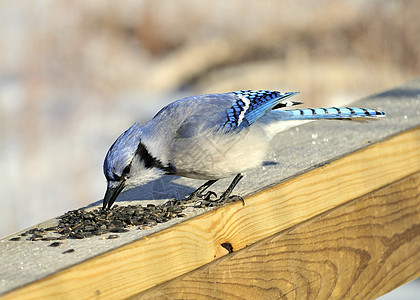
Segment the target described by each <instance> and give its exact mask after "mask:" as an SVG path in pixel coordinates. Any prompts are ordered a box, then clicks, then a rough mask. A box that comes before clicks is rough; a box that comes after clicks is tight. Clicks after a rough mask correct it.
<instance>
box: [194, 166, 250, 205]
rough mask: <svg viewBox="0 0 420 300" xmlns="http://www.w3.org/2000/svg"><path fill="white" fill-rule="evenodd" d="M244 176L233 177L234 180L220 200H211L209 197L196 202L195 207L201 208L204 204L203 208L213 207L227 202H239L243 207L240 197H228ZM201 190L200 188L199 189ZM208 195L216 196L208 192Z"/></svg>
mask: <svg viewBox="0 0 420 300" xmlns="http://www.w3.org/2000/svg"><path fill="white" fill-rule="evenodd" d="M243 177H244V176H243V175H242V174H238V175H236V176H235V178H234V179H233V181H232V183H231V184H230V185H229V187H228V188H227V190H226V191H225V192H224V193H223V194H222V195H221V196H220V198H218V199H215V200H211V199H210V197H207V198H206V199H200V200H199V201H198V203H199V205H197V206H202V205H203V204H204V206H213V205H214V204H220V203H224V202H227V201H238V200H241V201H242V203H243V204H244V205H245V202H244V199H242V197H241V196H238V195H232V196H231V195H230V194H231V193H232V191H233V189H234V188H235V186H236V185H237V184H238V182H239V181H240V180H241V179H242V178H243ZM200 188H201V187H200ZM208 193H212V194H214V195H216V194H215V193H213V192H208Z"/></svg>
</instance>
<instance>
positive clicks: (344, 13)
mask: <svg viewBox="0 0 420 300" xmlns="http://www.w3.org/2000/svg"><path fill="white" fill-rule="evenodd" d="M419 11H420V2H419V1H413V0H406V1H393V0H389V1H381V0H371V1H362V0H343V1H333V0H318V1H309V0H307V1H295V0H281V1H279V0H271V1H270V0H264V1H240V0H231V1H222V0H201V1H186V0H178V1H170V0H163V1H146V0H144V1H129V0H126V1H64V0H54V1H53V0H38V1H36V2H29V1H15V0H10V1H8V0H0V171H1V175H2V176H3V178H2V179H1V180H0V191H1V198H0V205H1V209H0V236H4V235H7V234H9V233H12V232H14V231H17V230H20V229H23V228H25V227H27V226H30V225H33V224H36V223H38V222H41V221H43V220H46V219H49V218H52V217H55V216H57V215H60V214H62V213H64V212H66V211H68V210H71V209H76V208H78V207H81V206H86V205H88V204H89V203H92V202H94V201H97V200H99V199H102V197H103V194H104V191H105V179H104V176H103V174H102V162H103V159H104V156H105V154H106V151H107V150H108V148H109V146H110V145H111V144H112V143H113V141H114V140H115V139H116V137H117V136H118V135H119V134H120V133H122V132H123V131H124V130H125V129H127V128H128V127H129V126H131V124H132V123H134V122H135V121H136V120H139V121H142V122H144V121H146V120H148V119H149V118H151V117H153V115H154V114H155V113H156V112H157V111H158V110H159V109H160V108H161V107H162V106H164V105H166V104H167V103H169V102H172V101H174V100H175V99H177V98H180V97H184V96H189V95H195V94H202V93H210V92H211V93H215V92H227V91H232V90H238V89H275V90H281V91H300V92H301V94H300V95H299V96H298V98H296V99H297V100H298V101H303V102H305V104H306V105H307V106H320V105H341V104H345V103H349V102H352V101H355V100H357V99H358V98H360V97H364V96H368V95H370V94H373V93H376V92H380V91H383V90H385V89H388V88H392V87H394V86H396V85H399V84H402V83H404V82H405V81H407V80H410V79H413V78H415V77H418V76H419V74H420V47H419V45H420V34H419V32H420V18H419V14H418V13H419Z"/></svg>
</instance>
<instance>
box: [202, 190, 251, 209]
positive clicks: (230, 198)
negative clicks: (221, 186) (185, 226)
mask: <svg viewBox="0 0 420 300" xmlns="http://www.w3.org/2000/svg"><path fill="white" fill-rule="evenodd" d="M213 194H214V195H215V196H216V194H215V193H213ZM236 201H242V204H243V205H245V201H244V199H243V198H242V197H241V196H238V195H228V194H226V193H223V194H222V195H221V196H220V197H219V198H217V199H210V198H207V199H200V200H198V201H196V202H195V205H194V207H214V206H220V205H223V204H225V203H230V202H236Z"/></svg>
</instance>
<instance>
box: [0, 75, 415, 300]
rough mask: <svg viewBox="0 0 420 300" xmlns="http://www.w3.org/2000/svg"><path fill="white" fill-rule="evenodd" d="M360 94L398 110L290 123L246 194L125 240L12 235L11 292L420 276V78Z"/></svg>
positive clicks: (71, 295)
mask: <svg viewBox="0 0 420 300" xmlns="http://www.w3.org/2000/svg"><path fill="white" fill-rule="evenodd" d="M352 106H362V107H369V108H374V109H380V110H383V111H385V112H386V113H387V117H386V118H385V119H383V120H380V121H376V122H369V123H353V122H344V121H341V122H340V121H320V122H313V123H309V124H306V125H303V126H301V127H299V128H298V129H297V130H296V129H292V130H290V131H289V132H285V133H282V134H280V135H278V136H277V137H276V139H275V143H274V145H273V151H272V152H271V153H270V155H269V157H268V160H273V161H275V162H277V164H274V163H270V164H266V166H265V167H264V168H262V169H261V170H255V171H252V172H250V173H248V174H247V176H246V177H245V178H244V179H243V180H242V182H241V183H240V185H239V186H238V188H237V189H235V192H239V193H240V194H242V195H248V196H247V197H246V198H245V205H244V206H243V205H242V203H241V202H235V203H232V204H229V205H226V206H223V207H219V208H215V209H206V210H200V209H197V210H192V211H191V212H190V213H189V215H188V216H187V217H185V218H184V219H182V220H181V219H177V220H174V221H170V222H168V223H162V224H160V225H159V226H155V227H152V228H150V229H147V230H130V231H129V232H128V233H122V234H120V238H118V239H113V240H108V239H101V237H93V238H89V239H84V240H67V241H66V242H65V244H63V245H62V247H61V249H60V251H58V250H57V249H56V248H52V247H48V246H47V245H48V244H49V243H48V242H30V241H26V240H22V241H18V242H16V241H10V238H11V237H6V238H4V239H3V241H2V242H1V243H0V255H1V266H0V269H1V271H0V274H1V278H0V281H1V282H0V293H2V299H16V298H22V299H47V298H51V299H52V298H54V299H56V298H68V299H92V298H97V299H118V298H127V297H132V299H155V298H156V299H160V298H162V299H186V298H190V299H197V298H204V297H206V296H207V297H212V298H221V299H222V298H223V299H230V298H235V299H279V298H287V299H295V298H297V299H301V298H311V299H313V298H317V299H326V298H333V299H369V298H375V297H378V296H380V295H382V294H384V293H386V292H388V291H390V290H392V289H394V288H396V287H398V286H400V285H402V284H404V283H406V282H407V281H409V280H412V279H414V278H416V277H418V276H420V264H419V263H418V261H419V259H420V81H419V80H418V81H414V82H411V83H408V84H406V85H404V86H402V87H399V88H396V89H394V90H390V91H388V92H385V93H382V94H379V95H375V96H373V97H370V98H367V99H364V100H361V101H359V102H357V103H353V104H352ZM227 183H228V181H222V182H221V184H220V185H219V188H221V187H222V186H223V187H224V185H226V184H227ZM173 184H175V185H177V186H180V185H187V184H189V185H194V186H197V185H198V184H199V183H198V184H197V182H195V181H182V180H181V179H176V180H175V183H173ZM161 185H162V186H165V185H167V182H164V183H163V184H161ZM169 186H171V184H169ZM152 187H153V186H151V185H149V186H147V187H144V188H143V190H142V189H141V188H140V189H137V190H132V191H128V192H127V193H125V197H126V199H129V198H130V197H131V198H133V197H134V198H135V197H136V195H139V194H141V195H143V197H142V198H145V196H144V195H151V194H153V193H150V191H147V190H145V189H150V188H152ZM162 193H163V192H162ZM164 193H167V195H168V198H170V195H171V189H170V188H168V191H165V192H164ZM123 197H124V195H123ZM160 198H165V197H162V195H161V197H160ZM142 201H146V200H142ZM159 201H164V200H157V202H159ZM134 202H135V201H133V202H130V203H134ZM155 202H156V201H155ZM124 203H126V202H123V203H122V204H124ZM118 204H119V205H122V204H121V203H118ZM54 222H56V221H55V220H50V221H48V222H46V223H45V224H41V225H40V226H50V225H51V224H54ZM226 245H229V246H228V247H227V246H226ZM69 247H71V248H72V249H74V250H75V251H74V252H72V253H68V254H63V252H64V251H65V250H66V249H67V248H69ZM230 248H231V249H230ZM229 249H230V250H231V251H228V250H229ZM232 251H233V253H229V252H232Z"/></svg>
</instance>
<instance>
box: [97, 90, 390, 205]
mask: <svg viewBox="0 0 420 300" xmlns="http://www.w3.org/2000/svg"><path fill="white" fill-rule="evenodd" d="M296 94H298V92H278V91H271V90H240V91H235V92H228V93H217V94H206V95H199V96H190V97H186V98H182V99H179V100H176V101H174V102H172V103H170V104H168V105H167V106H165V107H163V108H162V109H161V110H160V111H159V112H158V113H157V114H156V115H155V116H154V117H153V118H152V119H151V120H150V121H148V122H146V123H144V124H143V125H141V124H140V123H139V122H135V123H134V124H133V125H132V126H131V127H130V128H128V129H127V130H126V131H125V132H123V133H122V134H121V135H120V136H119V137H118V138H117V139H116V141H115V142H114V143H113V144H112V146H111V147H110V148H109V150H108V152H107V154H106V156H105V160H104V164H103V171H104V175H105V177H106V181H107V188H106V192H105V196H104V199H103V209H104V210H107V209H110V208H111V207H112V205H113V203H114V202H115V200H116V198H117V197H118V195H119V194H120V193H121V191H122V190H123V189H124V188H126V187H132V186H139V185H143V184H145V183H147V182H149V181H152V180H154V179H157V178H160V177H161V176H163V175H176V176H181V177H189V178H194V179H201V180H206V182H205V183H204V184H203V185H202V186H200V187H199V188H198V189H196V190H195V191H194V192H193V193H192V194H191V195H189V196H188V197H187V198H188V199H190V200H191V199H196V200H197V201H198V200H200V199H201V200H203V201H215V202H216V201H218V202H220V201H225V200H228V199H233V198H235V197H236V198H235V199H242V198H241V197H240V196H237V195H233V196H231V193H232V191H233V189H234V187H235V186H236V184H237V183H238V182H239V181H240V180H241V179H242V178H243V173H244V172H245V171H247V170H249V169H253V168H257V167H259V166H261V164H262V163H263V161H264V158H265V155H266V152H267V150H268V149H269V145H270V141H271V140H272V138H273V137H274V136H275V135H276V134H277V133H279V132H281V131H285V130H287V129H289V128H291V127H294V126H297V125H299V124H302V123H304V122H308V121H312V120H321V119H341V120H352V119H355V120H361V119H366V118H367V119H378V118H382V117H385V113H384V112H382V111H377V110H373V109H369V108H357V107H328V108H304V109H285V108H290V107H292V106H295V105H299V104H302V103H301V102H295V101H291V100H290V99H289V98H290V97H292V96H294V95H296ZM232 176H235V177H234V179H233V181H232V183H231V184H230V185H229V187H228V188H227V189H226V191H225V192H223V193H222V194H221V196H220V197H219V198H218V199H215V200H210V199H211V197H212V196H213V198H214V196H216V197H217V195H216V194H215V193H214V192H211V191H210V192H206V193H205V191H206V190H207V189H208V188H209V187H210V186H211V185H212V184H214V183H215V182H216V181H217V180H219V179H221V178H226V177H232Z"/></svg>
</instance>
